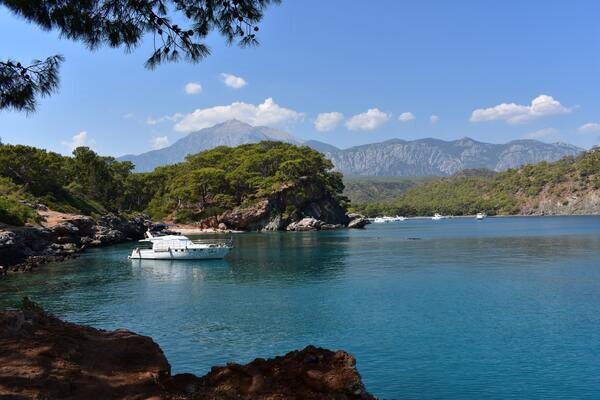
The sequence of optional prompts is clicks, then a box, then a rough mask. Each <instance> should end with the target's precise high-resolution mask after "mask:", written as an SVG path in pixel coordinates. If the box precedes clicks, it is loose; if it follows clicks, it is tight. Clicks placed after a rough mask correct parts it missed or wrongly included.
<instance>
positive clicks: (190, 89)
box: [184, 82, 202, 94]
mask: <svg viewBox="0 0 600 400" xmlns="http://www.w3.org/2000/svg"><path fill="white" fill-rule="evenodd" d="M184 90H185V92H186V93H187V94H198V93H200V92H202V85H201V84H199V83H196V82H190V83H186V84H185V88H184Z"/></svg>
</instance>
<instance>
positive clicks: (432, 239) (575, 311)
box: [0, 217, 600, 399]
mask: <svg viewBox="0 0 600 400" xmlns="http://www.w3.org/2000/svg"><path fill="white" fill-rule="evenodd" d="M235 241H236V246H237V247H236V249H235V250H234V251H233V252H232V254H231V255H230V257H229V258H228V260H227V261H202V262H176V263H171V262H168V261H161V262H159V261H154V262H153V261H143V262H139V261H135V262H130V261H128V260H127V259H126V255H127V254H128V252H129V251H130V249H131V248H132V247H133V246H134V245H133V244H131V245H123V246H114V247H110V248H105V249H100V250H93V251H90V252H87V253H85V254H84V255H83V256H82V257H81V258H79V259H77V260H72V261H68V262H65V263H61V264H59V265H58V264H55V265H48V266H46V267H44V268H42V269H40V270H38V272H37V273H35V274H24V275H20V276H13V277H10V278H8V279H4V280H0V293H1V294H2V296H1V299H0V305H12V304H14V303H15V301H16V299H17V298H19V297H20V296H23V295H28V296H31V297H32V298H33V299H35V300H36V301H38V302H40V303H42V304H43V305H44V306H45V307H47V308H48V309H50V310H51V311H53V312H54V313H55V314H57V315H59V316H61V317H64V318H67V319H69V320H71V321H75V322H80V323H85V324H90V325H93V326H96V327H101V328H108V329H113V328H127V329H131V330H134V331H136V332H139V333H142V334H145V335H150V336H152V337H153V338H154V339H155V340H156V341H157V342H158V343H159V344H160V345H161V346H162V348H163V349H164V351H165V353H166V355H167V357H168V358H169V361H170V362H171V364H172V366H173V370H174V372H183V371H189V372H194V373H197V374H204V373H206V372H207V371H208V370H209V368H210V366H212V365H215V364H223V363H225V362H227V361H238V362H248V361H250V360H252V359H253V358H255V357H258V356H261V357H265V356H273V355H278V354H282V353H285V352H287V351H289V350H292V349H297V348H301V347H303V346H305V345H307V344H316V345H319V346H325V347H329V348H342V349H346V350H348V351H349V352H351V353H352V354H354V355H355V356H356V357H357V359H358V368H359V370H360V372H361V374H362V376H363V379H364V382H365V384H366V386H367V389H368V390H370V391H371V392H373V393H374V394H376V395H378V396H380V397H382V398H385V399H400V398H402V399H422V398H425V399H434V398H435V399H442V398H443V399H467V398H469V399H475V398H477V399H486V398H490V399H491V398H494V399H525V398H527V399H587V398H589V399H599V398H600V218H596V217H554V218H550V217H545V218H489V219H487V220H485V221H482V222H477V221H475V220H472V219H454V220H446V221H439V222H433V221H429V220H420V221H417V220H411V221H405V222H401V223H396V224H386V225H378V226H374V225H371V226H369V227H368V228H367V229H366V230H364V231H340V232H319V233H268V234H244V235H237V236H236V237H235Z"/></svg>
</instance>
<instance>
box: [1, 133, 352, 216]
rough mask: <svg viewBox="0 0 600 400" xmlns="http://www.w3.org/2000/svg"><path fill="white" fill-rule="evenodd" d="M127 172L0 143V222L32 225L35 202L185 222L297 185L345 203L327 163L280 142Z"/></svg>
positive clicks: (85, 152)
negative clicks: (306, 184) (303, 182)
mask: <svg viewBox="0 0 600 400" xmlns="http://www.w3.org/2000/svg"><path fill="white" fill-rule="evenodd" d="M133 169H134V165H133V164H132V163H131V162H129V161H117V160H116V159H115V158H113V157H104V156H100V155H98V154H96V153H95V152H94V151H92V150H91V149H89V148H87V147H78V148H76V149H75V150H74V151H73V154H72V156H70V157H67V156H63V155H60V154H58V153H54V152H49V151H45V150H42V149H37V148H35V147H30V146H23V145H8V144H4V145H2V144H0V222H5V223H10V224H13V225H22V224H24V223H26V222H35V220H36V216H37V213H35V212H34V211H33V210H34V208H35V206H36V204H38V203H41V204H43V205H45V206H47V207H49V208H50V209H53V210H57V211H63V212H72V213H83V214H88V215H100V214H103V213H107V212H117V213H133V212H145V213H148V214H150V216H151V217H153V218H156V219H172V220H176V221H182V222H188V221H195V220H198V219H201V218H205V217H208V216H212V215H215V214H217V213H220V212H223V211H225V210H228V209H231V208H233V207H236V206H239V205H249V204H252V203H253V202H254V201H256V199H259V198H263V197H265V196H268V195H270V194H272V193H274V192H276V191H277V190H280V189H282V188H285V187H289V186H294V185H297V184H298V183H299V182H300V181H301V180H306V181H310V182H311V183H312V184H316V185H318V187H320V188H321V190H322V192H323V193H326V194H329V195H331V196H333V197H334V198H337V199H338V200H339V201H340V202H343V201H344V200H345V199H344V198H343V196H342V194H341V193H342V191H343V189H344V185H343V183H342V176H341V174H339V173H337V172H334V171H333V165H332V164H331V162H330V161H329V160H327V159H326V158H325V157H324V156H323V155H322V154H320V153H318V152H316V151H315V150H312V149H310V148H308V147H305V146H303V147H299V146H294V145H291V144H286V143H281V142H261V143H257V144H248V145H242V146H238V147H224V146H223V147H217V148H215V149H213V150H209V151H205V152H202V153H198V154H195V155H190V156H188V157H187V158H186V160H185V161H184V162H182V163H179V164H175V165H169V166H164V167H159V168H157V169H155V170H154V171H153V172H149V173H135V172H134V171H133ZM298 195H299V196H300V195H302V193H301V188H300V187H299V188H298Z"/></svg>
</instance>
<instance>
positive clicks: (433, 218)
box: [431, 213, 446, 221]
mask: <svg viewBox="0 0 600 400" xmlns="http://www.w3.org/2000/svg"><path fill="white" fill-rule="evenodd" d="M445 218H446V217H444V216H443V215H442V214H438V213H435V214H433V217H431V219H432V220H434V221H439V220H440V219H445Z"/></svg>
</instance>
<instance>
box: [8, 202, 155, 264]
mask: <svg viewBox="0 0 600 400" xmlns="http://www.w3.org/2000/svg"><path fill="white" fill-rule="evenodd" d="M162 228H164V226H162V225H161V226H156V225H155V224H153V223H152V222H150V221H149V220H148V218H147V217H145V216H142V215H140V216H136V217H133V218H128V219H127V218H121V217H118V216H116V215H113V214H109V215H105V216H103V217H101V218H99V219H98V220H97V221H96V220H94V219H93V218H91V217H87V216H81V215H73V216H71V217H70V218H69V219H68V220H63V221H61V222H59V223H56V224H55V225H52V226H50V227H46V228H43V227H17V228H8V227H6V228H0V266H2V267H4V268H3V270H7V271H25V270H30V269H31V268H33V267H35V266H36V265H39V264H42V263H45V262H48V261H57V260H63V259H65V258H68V257H72V256H73V255H75V254H77V253H79V252H80V251H82V250H83V249H85V248H86V247H89V246H104V245H109V244H114V243H120V242H124V241H128V240H137V239H142V238H143V237H144V232H146V230H148V229H152V230H160V229H162Z"/></svg>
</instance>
